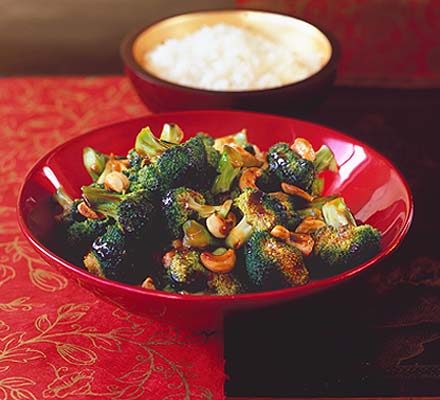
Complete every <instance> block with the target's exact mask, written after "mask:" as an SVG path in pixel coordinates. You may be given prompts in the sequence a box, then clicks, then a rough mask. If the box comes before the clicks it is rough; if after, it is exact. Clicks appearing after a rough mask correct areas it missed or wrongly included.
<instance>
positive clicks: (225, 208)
mask: <svg viewBox="0 0 440 400" xmlns="http://www.w3.org/2000/svg"><path fill="white" fill-rule="evenodd" d="M231 205H232V201H229V200H226V201H225V202H224V203H223V204H221V205H219V206H210V205H208V204H200V203H197V201H196V200H194V199H193V198H192V197H190V198H189V199H188V200H187V201H186V206H187V207H189V208H190V209H191V210H194V211H196V212H197V213H198V214H199V216H200V218H208V217H209V216H211V215H212V214H214V213H215V212H218V213H219V214H220V215H221V216H223V217H225V216H226V215H227V214H228V213H229V210H230V209H231Z"/></svg>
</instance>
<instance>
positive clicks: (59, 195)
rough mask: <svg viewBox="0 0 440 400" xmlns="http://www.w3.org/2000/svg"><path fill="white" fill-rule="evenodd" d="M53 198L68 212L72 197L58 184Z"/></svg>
mask: <svg viewBox="0 0 440 400" xmlns="http://www.w3.org/2000/svg"><path fill="white" fill-rule="evenodd" d="M53 198H54V199H55V201H56V202H57V203H58V204H59V205H60V206H61V208H62V209H63V210H64V211H66V212H69V211H70V209H71V207H72V205H73V199H72V198H71V197H70V196H69V195H68V194H67V193H66V191H65V190H64V188H63V187H62V186H60V187H59V188H58V189H57V191H56V192H55V194H54V195H53Z"/></svg>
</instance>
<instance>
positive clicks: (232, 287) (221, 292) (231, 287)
mask: <svg viewBox="0 0 440 400" xmlns="http://www.w3.org/2000/svg"><path fill="white" fill-rule="evenodd" d="M207 285H208V292H209V293H210V294H215V295H218V296H232V295H236V294H240V293H244V288H243V285H242V284H241V282H240V281H239V280H238V279H237V277H235V276H234V275H233V274H231V273H229V274H214V273H213V274H210V276H209V278H208V282H207Z"/></svg>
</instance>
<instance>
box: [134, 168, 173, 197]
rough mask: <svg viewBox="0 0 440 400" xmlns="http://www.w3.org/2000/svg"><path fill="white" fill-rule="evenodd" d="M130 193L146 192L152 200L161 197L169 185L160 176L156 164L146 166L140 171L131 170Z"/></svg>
mask: <svg viewBox="0 0 440 400" xmlns="http://www.w3.org/2000/svg"><path fill="white" fill-rule="evenodd" d="M129 180H130V181H131V184H130V191H132V192H136V191H139V190H143V191H146V192H148V193H149V194H150V196H151V198H152V199H156V198H158V197H160V196H161V195H162V194H163V193H164V192H165V191H166V190H168V186H167V183H166V181H165V179H164V178H163V177H162V175H160V174H159V171H158V168H157V166H156V164H149V165H145V166H144V167H142V168H140V169H138V170H131V171H130V174H129Z"/></svg>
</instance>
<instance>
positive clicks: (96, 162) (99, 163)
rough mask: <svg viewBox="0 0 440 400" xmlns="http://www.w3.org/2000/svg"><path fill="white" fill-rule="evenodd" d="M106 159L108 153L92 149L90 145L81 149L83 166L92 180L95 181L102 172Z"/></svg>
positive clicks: (107, 158)
mask: <svg viewBox="0 0 440 400" xmlns="http://www.w3.org/2000/svg"><path fill="white" fill-rule="evenodd" d="M108 160H109V156H108V155H106V154H103V153H101V152H99V151H97V150H95V149H92V148H91V147H86V148H84V150H83V164H84V167H85V168H86V170H87V172H88V173H89V175H90V176H91V178H92V179H93V181H94V182H96V181H97V180H98V178H99V177H100V175H101V174H102V173H103V171H104V169H105V165H106V164H107V161H108Z"/></svg>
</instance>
